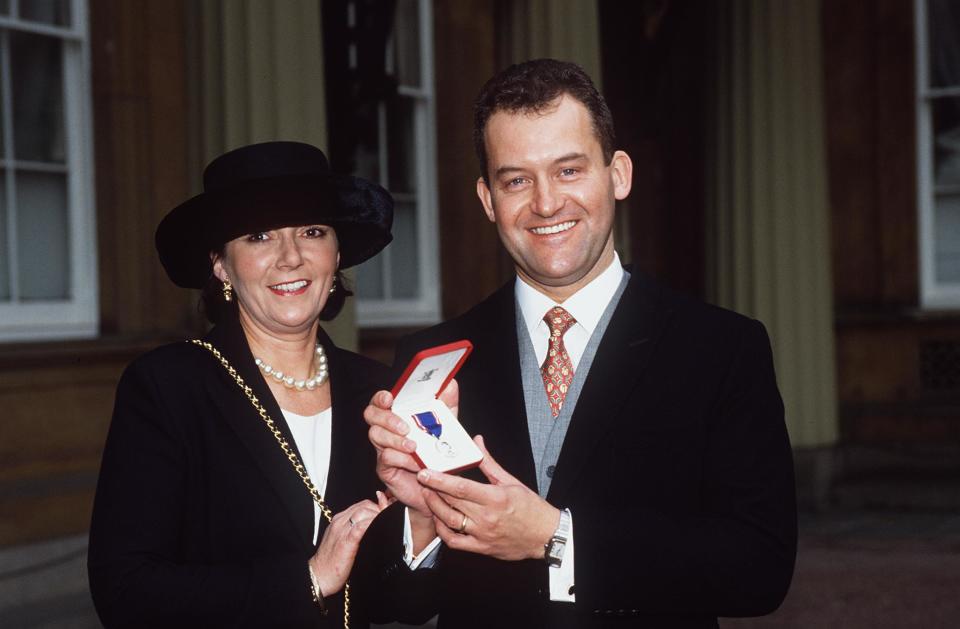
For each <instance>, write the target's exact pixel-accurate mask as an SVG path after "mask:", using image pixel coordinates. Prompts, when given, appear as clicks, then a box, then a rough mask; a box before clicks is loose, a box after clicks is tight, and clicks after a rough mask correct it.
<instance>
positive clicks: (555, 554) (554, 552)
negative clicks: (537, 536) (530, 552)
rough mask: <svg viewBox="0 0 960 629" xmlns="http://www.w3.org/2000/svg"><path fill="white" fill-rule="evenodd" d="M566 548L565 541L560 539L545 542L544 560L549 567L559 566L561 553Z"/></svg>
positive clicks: (554, 538)
mask: <svg viewBox="0 0 960 629" xmlns="http://www.w3.org/2000/svg"><path fill="white" fill-rule="evenodd" d="M566 547H567V541H566V540H565V539H562V538H560V537H553V538H551V539H550V541H549V542H547V547H546V549H545V552H544V559H546V561H547V564H548V565H551V566H559V565H560V563H561V562H562V561H563V551H564V549H565V548H566Z"/></svg>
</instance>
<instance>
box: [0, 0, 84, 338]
mask: <svg viewBox="0 0 960 629" xmlns="http://www.w3.org/2000/svg"><path fill="white" fill-rule="evenodd" d="M86 15H87V12H86V5H85V2H84V0H19V1H18V0H0V340H3V341H14V340H35V339H44V338H76V337H87V336H93V335H95V334H96V332H97V278H96V273H97V272H96V256H95V242H94V238H95V236H94V220H93V203H92V196H93V194H92V181H93V173H92V171H91V167H90V164H91V163H92V150H91V144H90V128H91V123H90V93H89V90H90V81H89V76H90V72H89V52H88V44H87V24H86Z"/></svg>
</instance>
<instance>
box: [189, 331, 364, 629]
mask: <svg viewBox="0 0 960 629" xmlns="http://www.w3.org/2000/svg"><path fill="white" fill-rule="evenodd" d="M190 343H193V344H194V345H197V346H199V347H203V348H204V349H206V350H207V351H209V352H210V353H211V354H213V356H214V358H216V359H217V360H218V361H220V364H221V365H223V368H224V369H226V370H227V373H229V374H230V377H231V378H233V380H234V382H236V383H237V386H239V387H240V390H241V391H243V394H244V395H246V396H247V399H248V400H250V403H251V404H252V405H253V408H255V409H256V411H257V413H258V414H259V415H260V419H262V420H263V422H264V423H265V424H266V425H267V428H268V429H269V430H270V432H271V433H273V438H274V439H276V440H277V443H278V444H280V449H281V450H283V453H284V454H286V455H287V459H288V460H289V461H290V463H291V465H293V469H294V471H296V472H297V474H299V476H300V480H302V481H303V484H304V485H306V486H307V491H309V492H310V496H311V497H312V498H313V501H314V502H315V503H317V506H318V507H320V513H322V514H323V517H325V518H326V519H327V522H332V521H333V511H331V509H330V507H328V506H327V504H326V503H325V502H324V501H323V496H321V495H320V492H319V491H318V490H317V487H316V485H314V484H313V481H312V480H310V475H309V474H307V469H306V468H305V467H304V466H303V463H301V462H300V457H298V456H297V453H296V452H294V451H293V448H291V447H290V443H289V442H287V440H286V439H284V437H283V434H282V433H281V432H280V429H279V428H277V425H276V424H275V423H274V421H273V419H271V417H270V415H269V414H268V413H267V409H266V408H264V407H263V404H261V403H260V400H258V399H257V396H256V395H254V394H253V389H251V388H250V387H249V386H247V383H246V382H244V381H243V378H242V377H241V376H240V374H238V373H237V370H236V369H234V368H233V366H232V365H231V364H230V361H228V360H227V359H226V358H225V357H224V356H223V354H221V353H220V350H218V349H217V348H216V347H214V346H213V345H211V344H210V343H206V342H204V341H201V340H200V339H191V340H190ZM343 629H350V582H349V581H347V582H346V583H344V584H343Z"/></svg>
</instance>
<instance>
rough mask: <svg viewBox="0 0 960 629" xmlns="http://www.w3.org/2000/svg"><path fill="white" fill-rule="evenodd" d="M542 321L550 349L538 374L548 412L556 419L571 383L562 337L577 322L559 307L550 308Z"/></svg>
mask: <svg viewBox="0 0 960 629" xmlns="http://www.w3.org/2000/svg"><path fill="white" fill-rule="evenodd" d="M543 320H544V321H546V322H547V327H549V328H550V348H549V349H548V350H547V357H546V359H545V360H544V361H543V366H542V367H540V374H541V375H542V376H543V386H544V388H546V390H547V400H548V401H549V402H550V410H551V411H552V412H553V416H554V417H556V416H557V415H559V414H560V409H561V408H563V400H564V398H566V397H567V389H568V388H569V387H570V383H571V382H573V362H572V361H571V360H570V355H569V354H567V348H566V346H565V345H564V344H563V335H564V334H565V333H566V331H567V330H569V329H570V326H572V325H573V324H574V323H576V322H577V320H576V319H574V318H573V317H571V316H570V313H569V312H567V311H566V310H564V309H563V308H561V307H560V306H554V307H553V308H551V309H550V310H549V311H548V312H547V314H545V315H543Z"/></svg>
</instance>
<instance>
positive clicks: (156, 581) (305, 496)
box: [89, 319, 403, 627]
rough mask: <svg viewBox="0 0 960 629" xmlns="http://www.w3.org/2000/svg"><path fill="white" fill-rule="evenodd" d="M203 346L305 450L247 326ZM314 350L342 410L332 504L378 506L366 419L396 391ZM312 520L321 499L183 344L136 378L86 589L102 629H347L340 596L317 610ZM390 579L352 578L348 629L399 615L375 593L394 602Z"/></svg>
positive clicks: (376, 572) (229, 328)
mask: <svg viewBox="0 0 960 629" xmlns="http://www.w3.org/2000/svg"><path fill="white" fill-rule="evenodd" d="M206 340H207V341H209V342H210V343H212V344H213V345H214V346H215V347H216V348H217V349H219V350H220V351H221V352H222V353H223V355H224V356H225V357H226V358H227V359H228V360H229V362H230V363H231V364H232V365H233V367H234V368H235V369H236V370H237V371H238V372H239V373H240V375H241V376H242V377H243V379H244V381H245V382H246V384H247V385H248V386H250V387H251V388H252V389H253V392H254V394H255V395H256V396H257V398H258V399H259V400H260V402H261V403H262V404H263V405H264V406H265V407H266V409H267V411H268V413H269V415H270V416H271V417H272V418H273V419H274V420H275V422H276V425H277V427H278V428H279V429H280V431H281V432H282V433H283V435H284V436H285V438H286V440H287V442H288V443H290V445H291V446H292V447H293V448H294V450H296V445H295V443H294V441H293V437H292V436H291V434H290V432H289V429H288V428H287V426H286V422H285V421H284V420H283V417H282V415H281V411H280V408H279V407H278V406H277V403H276V401H275V400H274V398H273V395H272V394H271V393H270V390H269V388H268V387H267V385H266V383H265V382H264V380H263V378H262V376H261V375H260V373H259V371H258V370H257V367H256V366H255V365H254V362H253V357H252V355H251V354H250V350H249V347H248V345H247V343H246V340H245V338H244V335H243V331H242V330H241V328H240V325H239V323H238V321H236V320H235V319H231V320H229V321H227V322H225V323H223V324H220V325H218V326H217V327H216V328H214V329H213V330H212V331H211V332H210V334H209V335H208V336H207V337H206ZM320 341H321V343H322V344H323V345H324V346H325V348H326V350H327V355H328V357H329V365H330V385H331V387H332V389H331V392H332V400H333V428H332V447H331V459H330V468H329V469H330V471H329V481H328V483H327V491H326V496H325V498H326V502H327V504H328V505H329V506H330V507H331V508H332V509H333V511H334V512H338V511H340V510H342V509H344V508H345V507H347V506H349V505H351V504H353V503H355V502H358V501H359V500H362V499H364V498H374V497H375V496H374V492H375V491H376V490H377V489H378V488H380V487H381V484H380V483H379V481H378V479H377V477H376V473H375V464H376V461H375V454H374V451H373V449H372V448H371V446H370V444H369V442H368V441H367V436H366V431H367V426H366V424H365V423H364V421H363V417H362V412H363V409H364V407H365V406H366V405H367V403H368V402H369V400H370V397H371V395H372V393H373V392H374V391H376V390H377V389H379V388H384V387H385V386H387V385H388V382H387V379H386V378H385V376H386V375H387V374H386V372H387V369H386V367H384V366H382V365H380V364H379V363H375V362H373V361H371V360H368V359H365V358H363V357H362V356H358V355H356V354H353V353H351V352H347V351H345V350H341V349H339V348H337V347H335V346H334V345H333V344H332V343H331V341H330V339H329V338H328V337H327V336H326V335H325V334H324V333H323V332H322V331H321V332H320ZM313 517H314V516H313V503H312V499H311V497H310V495H309V493H308V492H307V489H306V487H305V485H304V484H303V482H302V481H301V479H300V477H299V476H298V475H297V473H296V472H295V471H294V469H293V467H292V465H291V463H290V461H289V460H287V457H286V456H285V455H284V454H283V452H282V451H281V449H280V446H279V445H278V444H277V442H276V441H275V439H274V437H273V435H272V434H271V433H270V432H269V430H268V429H267V427H266V426H265V425H264V422H263V420H262V419H261V418H260V416H259V415H258V414H257V412H256V411H255V410H254V408H253V406H252V405H251V403H250V401H249V400H248V399H247V397H246V396H245V395H244V394H243V392H242V391H241V390H240V388H239V387H238V386H237V384H236V382H235V381H234V380H233V378H232V377H231V376H230V375H229V374H228V373H227V372H226V370H225V369H224V368H223V367H222V366H221V365H220V364H219V363H218V362H217V361H216V360H215V359H214V357H213V356H212V355H211V354H210V353H209V352H208V351H207V350H206V349H203V348H200V347H197V346H194V345H192V344H189V343H186V342H181V343H175V344H172V345H168V346H165V347H161V348H159V349H157V350H154V351H153V352H150V353H148V354H146V355H145V356H143V357H141V358H139V359H137V360H136V361H135V362H134V363H133V364H131V366H130V367H129V368H128V369H127V370H126V372H125V373H124V375H123V377H122V379H121V381H120V384H119V387H118V390H117V399H116V406H115V409H114V415H113V421H112V423H111V427H110V432H109V435H108V438H107V443H106V447H105V451H104V455H103V463H102V466H101V470H100V480H99V483H98V486H97V495H96V501H95V506H94V513H93V522H92V526H91V532H90V554H89V573H90V586H91V591H92V594H93V599H94V602H95V604H96V608H97V611H98V613H99V614H100V617H101V619H102V620H103V622H104V624H105V625H106V626H108V627H119V626H129V627H148V626H156V627H192V626H204V627H215V626H230V627H239V626H249V627H317V626H330V627H342V626H343V624H342V623H343V615H342V593H339V594H337V595H334V596H331V597H329V598H328V601H327V603H328V606H329V607H330V612H329V614H328V615H327V616H321V614H320V612H319V610H318V608H317V607H316V606H315V605H314V604H313V603H312V601H311V598H310V591H309V577H308V571H307V560H308V559H309V557H310V556H311V555H312V554H313V553H314V551H315V547H314V545H313ZM394 520H396V521H399V520H398V519H397V518H396V517H394ZM324 528H325V523H321V534H322V531H323V529H324ZM377 530H379V531H382V532H383V536H382V538H381V539H369V540H365V544H371V545H373V547H374V548H375V549H376V551H377V554H379V555H383V550H382V548H386V547H389V548H391V549H392V548H395V547H396V546H397V540H399V539H400V538H401V535H402V528H398V527H391V526H379V527H378V529H377ZM381 559H383V557H381ZM359 563H360V564H362V563H363V562H359ZM383 573H384V571H383V567H382V565H381V566H370V565H367V566H363V565H358V566H356V568H355V572H354V575H353V577H352V583H353V591H352V593H351V594H352V596H351V598H352V601H351V612H352V614H351V615H352V622H351V626H352V627H366V626H367V619H368V616H369V614H371V613H372V614H374V615H375V616H376V615H378V614H379V615H383V618H381V619H384V620H385V619H387V618H389V617H390V616H393V615H394V614H395V613H396V614H399V615H402V613H401V612H400V611H398V610H396V609H390V608H388V607H387V606H384V605H383V604H381V603H380V602H378V601H373V600H372V599H371V598H370V597H369V596H367V595H368V594H371V592H374V593H375V592H376V591H381V590H385V589H386V587H387V584H385V583H384V582H383ZM394 601H395V602H397V601H399V602H402V601H403V599H402V598H401V597H395V598H394Z"/></svg>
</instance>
